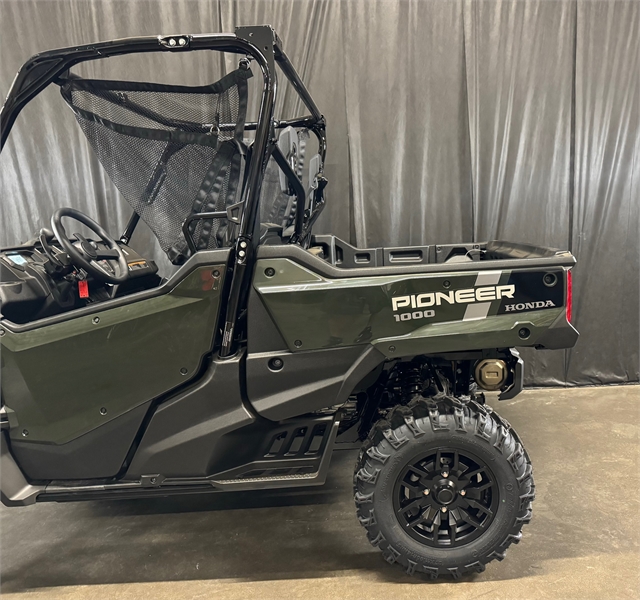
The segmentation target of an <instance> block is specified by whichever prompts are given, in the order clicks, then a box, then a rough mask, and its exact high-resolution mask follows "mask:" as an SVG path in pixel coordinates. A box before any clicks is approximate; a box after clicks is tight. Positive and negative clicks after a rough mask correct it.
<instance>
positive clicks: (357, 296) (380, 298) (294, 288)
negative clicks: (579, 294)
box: [0, 26, 578, 578]
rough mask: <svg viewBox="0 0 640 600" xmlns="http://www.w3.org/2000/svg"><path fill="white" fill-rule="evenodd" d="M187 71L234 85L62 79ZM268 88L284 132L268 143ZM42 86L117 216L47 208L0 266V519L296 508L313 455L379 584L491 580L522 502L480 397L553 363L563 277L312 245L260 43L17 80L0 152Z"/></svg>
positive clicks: (313, 169) (72, 51)
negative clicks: (251, 503) (94, 163)
mask: <svg viewBox="0 0 640 600" xmlns="http://www.w3.org/2000/svg"><path fill="white" fill-rule="evenodd" d="M196 51H219V52H224V53H227V54H232V55H233V54H235V55H237V57H238V58H239V60H238V67H237V69H235V70H233V71H231V72H230V73H227V74H226V75H225V76H224V77H223V78H222V79H220V80H219V81H217V82H215V83H212V84H210V85H202V86H184V85H168V84H159V83H141V82H132V81H114V80H106V79H86V78H82V77H80V76H79V75H77V74H75V73H74V72H73V71H72V70H71V69H72V68H73V67H75V66H76V65H78V64H79V63H83V62H85V61H93V60H97V59H104V58H107V57H110V56H116V55H123V54H132V53H141V52H158V53H188V52H196ZM276 68H278V73H279V74H280V75H283V76H284V79H285V80H287V81H288V82H289V84H290V85H291V86H292V87H293V90H295V92H296V93H297V95H298V96H299V99H300V101H301V103H302V105H304V106H305V107H306V109H307V111H308V114H305V115H303V116H301V117H298V118H294V119H285V120H277V119H276V118H275V115H274V106H275V98H276ZM256 80H258V84H255V81H256ZM250 84H254V85H257V88H256V89H257V95H259V100H258V105H257V118H256V119H255V120H253V121H252V120H250V119H248V118H247V115H248V106H249V105H250V95H249V89H250ZM49 85H57V86H59V88H60V92H61V96H62V100H61V102H64V103H66V104H67V105H68V107H70V109H71V110H72V111H73V114H74V117H75V119H76V120H77V123H78V125H79V126H80V127H81V129H82V131H83V133H84V134H85V136H86V138H87V141H88V143H89V144H90V146H91V147H92V149H93V151H94V152H95V154H96V156H97V158H98V160H99V161H100V163H101V164H102V166H103V167H104V169H105V170H106V172H107V173H108V175H109V177H110V178H111V180H112V181H113V183H114V184H115V186H116V187H117V188H118V190H119V191H120V193H121V195H122V196H123V197H124V198H125V200H127V202H128V203H129V204H130V205H131V207H132V208H133V214H132V216H131V219H130V221H129V223H128V225H127V227H126V229H125V231H124V232H123V233H122V235H121V236H120V238H118V239H116V238H113V237H112V236H111V234H110V233H109V232H107V231H106V230H105V229H104V228H103V227H102V226H101V225H99V224H98V223H96V222H95V221H94V220H93V219H91V218H90V217H88V216H87V215H85V214H83V213H81V212H79V211H78V210H75V209H72V208H60V209H59V210H57V211H56V212H55V213H54V214H53V216H52V217H51V225H50V229H49V228H43V229H41V230H40V231H39V232H38V233H37V234H36V235H35V237H34V238H33V239H32V240H30V241H28V242H26V243H24V244H21V245H18V246H14V247H7V248H3V249H2V251H1V252H0V271H1V275H2V282H1V284H0V300H1V301H2V318H1V320H0V343H1V345H2V409H1V415H2V420H1V423H2V434H1V442H2V465H1V468H2V481H1V491H2V501H3V502H4V503H5V504H6V505H7V506H21V505H27V504H32V503H34V502H36V501H38V502H41V501H73V500H89V499H99V498H135V497H150V496H155V495H159V496H166V495H169V494H186V493H199V492H211V491H229V490H231V491H238V490H261V489H268V488H293V487H298V486H309V485H320V484H322V483H323V482H324V481H325V477H326V474H327V469H328V466H329V461H330V459H331V455H332V453H333V451H334V450H335V449H337V448H338V447H354V446H358V447H361V452H360V456H359V458H358V461H357V464H356V467H355V476H354V494H355V502H356V506H357V515H358V519H359V521H360V522H361V524H362V525H363V526H364V527H365V528H366V530H367V535H368V537H369V540H370V541H371V543H372V544H374V545H376V546H378V547H379V548H380V550H381V551H382V553H383V555H384V557H385V559H386V560H387V561H389V562H396V563H398V564H400V565H401V566H402V567H403V568H404V569H405V570H406V571H407V572H408V573H410V574H411V573H414V572H420V573H426V574H427V575H428V576H431V577H432V578H436V577H438V576H442V575H450V576H453V577H454V578H459V577H460V576H461V575H462V574H463V573H465V572H471V571H482V570H483V569H484V566H485V564H486V563H487V562H489V561H490V560H492V559H494V558H497V559H502V558H503V556H504V552H505V550H506V549H507V547H508V546H509V545H510V544H512V543H517V542H518V541H519V540H520V537H521V528H522V526H523V525H524V524H525V523H527V522H528V521H529V519H530V516H531V503H532V501H533V498H534V482H533V477H532V470H531V465H530V461H529V458H528V455H527V453H526V451H525V450H524V448H523V445H522V442H521V441H520V439H519V438H518V436H517V434H516V433H515V432H514V431H513V429H512V428H511V427H510V425H509V424H508V423H507V422H506V421H504V420H503V419H501V418H500V416H499V415H498V414H497V413H496V412H495V411H492V410H491V409H490V408H489V407H488V406H485V403H484V395H483V390H491V391H499V392H500V398H501V399H502V400H508V399H510V398H513V397H514V396H516V394H518V392H519V391H520V390H521V389H522V371H523V362H522V359H521V358H520V357H519V355H518V353H517V352H516V351H515V350H514V346H531V347H535V348H541V349H542V348H568V347H571V346H573V345H574V344H575V342H576V340H577V337H578V333H577V331H576V330H575V329H574V328H573V327H572V326H571V324H570V311H571V278H570V276H571V272H570V269H571V267H572V266H573V265H574V263H575V259H574V257H573V256H572V255H571V254H570V253H569V252H566V251H558V250H554V249H549V248H541V247H535V246H530V245H526V244H519V243H508V242H500V241H491V242H487V243H469V244H449V245H447V244H438V245H428V246H411V247H385V248H355V247H353V246H351V245H350V244H348V243H346V242H344V241H342V240H340V239H338V238H336V237H335V236H332V235H316V234H314V233H313V226H314V223H315V222H316V220H317V218H318V216H319V214H320V212H321V211H322V209H323V207H324V205H325V196H324V192H325V188H326V185H327V180H326V178H325V176H324V163H325V154H326V148H327V147H326V136H325V120H324V118H323V116H322V114H321V112H320V110H319V109H318V107H317V106H316V104H315V102H314V100H313V99H312V97H311V96H310V94H309V92H308V90H307V88H306V87H305V85H304V84H303V82H302V81H301V79H300V77H299V76H298V74H297V72H296V70H295V69H294V67H293V66H292V64H291V62H290V61H289V59H288V58H287V55H286V54H285V52H284V50H283V47H282V43H281V41H280V40H279V38H278V37H277V35H276V34H275V32H274V31H273V30H272V29H271V28H270V27H268V26H257V27H242V28H238V29H237V30H236V32H235V34H229V35H218V34H215V35H174V36H158V37H142V38H130V39H122V40H115V41H109V42H102V43H97V44H91V45H88V46H78V47H73V48H67V49H62V50H54V51H50V52H44V53H42V54H38V55H36V56H34V57H33V58H31V59H30V60H29V61H27V63H25V65H24V66H23V67H22V69H21V70H20V72H19V73H18V75H17V77H16V79H15V81H14V84H13V87H12V88H11V91H10V93H9V96H8V98H7V100H6V102H5V104H4V106H3V108H2V113H1V127H2V145H3V146H4V144H5V142H6V140H7V137H8V136H9V133H10V130H11V128H12V125H13V123H14V121H15V119H16V117H17V116H18V113H19V112H20V111H21V109H22V108H23V107H24V106H25V105H26V104H27V103H28V102H29V101H31V100H32V99H33V98H34V97H36V96H37V95H38V94H39V93H40V92H41V91H42V90H43V89H44V88H46V87H47V86H49ZM25 168H27V165H25ZM5 201H6V199H5ZM140 219H142V220H143V221H144V222H145V223H146V224H147V225H148V226H149V228H150V229H151V230H152V231H153V233H154V234H155V235H156V237H157V239H158V241H159V243H160V246H161V247H162V249H163V250H164V251H165V252H166V254H167V256H168V257H169V259H170V260H171V261H172V262H173V263H174V264H175V265H177V266H178V268H177V270H176V271H175V272H174V273H173V275H171V276H170V277H169V278H168V279H164V278H161V277H160V276H159V274H158V269H157V266H156V265H155V263H154V262H153V261H152V260H150V259H149V258H146V257H145V256H142V255H141V254H139V253H138V252H136V251H135V250H134V249H133V248H132V247H131V245H130V240H131V236H132V234H133V231H134V230H135V228H136V226H137V224H138V222H139V220H140ZM74 221H75V223H76V224H81V225H82V226H83V227H84V228H88V229H89V230H90V231H91V234H85V235H83V234H82V233H75V234H73V235H71V234H69V233H68V230H69V227H70V222H74ZM83 231H86V229H83Z"/></svg>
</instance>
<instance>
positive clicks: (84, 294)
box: [78, 279, 89, 298]
mask: <svg viewBox="0 0 640 600" xmlns="http://www.w3.org/2000/svg"><path fill="white" fill-rule="evenodd" d="M78 293H79V294H80V298H88V297H89V284H88V283H87V281H86V280H85V279H81V280H80V281H78Z"/></svg>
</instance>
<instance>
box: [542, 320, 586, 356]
mask: <svg viewBox="0 0 640 600" xmlns="http://www.w3.org/2000/svg"><path fill="white" fill-rule="evenodd" d="M579 337H580V334H579V333H578V330H577V329H576V328H575V327H574V326H573V325H571V323H569V321H567V316H566V314H565V313H564V312H563V313H562V314H561V315H560V316H559V317H558V318H557V319H556V321H555V322H554V323H553V324H552V325H551V327H549V329H547V330H546V331H544V332H543V333H542V335H540V337H539V338H538V339H537V340H536V345H535V347H536V348H539V349H545V350H559V349H561V348H573V347H574V346H575V345H576V342H577V341H578V338H579Z"/></svg>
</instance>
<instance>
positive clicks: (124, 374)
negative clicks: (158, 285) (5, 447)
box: [1, 257, 226, 444]
mask: <svg viewBox="0 0 640 600" xmlns="http://www.w3.org/2000/svg"><path fill="white" fill-rule="evenodd" d="M194 258H195V257H194ZM197 264H198V265H199V266H197V268H195V269H194V270H191V271H190V272H188V271H189V270H190V269H189V268H188V265H185V266H184V267H183V270H184V271H182V270H181V271H182V272H188V274H185V276H184V277H183V278H182V279H180V273H181V271H179V272H178V273H176V275H174V278H173V279H172V281H175V280H176V279H177V280H178V281H177V283H175V285H166V289H167V291H166V293H162V294H160V295H156V296H154V297H149V296H148V295H146V296H144V297H143V298H142V299H138V300H136V298H135V295H134V296H132V297H131V299H132V301H131V303H129V304H125V305H118V306H116V307H114V308H108V305H109V303H105V310H103V311H100V312H93V313H92V314H90V315H86V314H84V313H83V314H81V315H80V316H77V317H75V318H74V317H73V315H70V318H68V319H67V320H64V321H62V322H56V323H54V324H50V325H46V326H43V327H38V328H31V329H30V330H28V331H22V332H15V331H11V330H10V329H8V328H7V331H6V334H5V335H4V336H3V337H2V338H1V340H2V367H3V368H2V395H3V399H4V404H5V405H6V407H7V409H8V410H9V413H10V415H11V417H10V418H11V424H12V427H11V431H10V434H11V437H12V438H14V439H19V440H21V441H23V442H48V443H53V444H65V443H68V442H69V441H71V440H73V439H76V438H78V437H80V436H81V435H84V434H86V433H88V432H89V431H91V430H93V429H95V428H96V427H99V426H101V425H103V424H105V423H107V422H108V421H110V420H111V419H115V418H116V417H118V416H120V415H122V414H124V413H126V412H127V411H130V410H132V409H134V408H136V407H138V406H140V405H142V404H144V403H145V402H148V401H149V400H151V399H153V398H155V397H157V396H159V395H161V394H164V393H165V392H167V391H169V390H171V389H173V388H175V387H177V386H179V385H181V384H183V383H185V382H186V381H188V380H189V379H190V378H192V377H193V376H194V375H195V374H196V373H197V371H198V368H199V366H200V363H201V360H202V357H203V355H205V354H206V353H207V352H209V351H210V350H211V348H212V344H213V341H214V335H215V331H216V322H217V318H218V313H219V308H220V300H221V298H220V295H221V291H222V288H223V284H224V273H225V268H226V266H225V264H224V263H223V264H207V265H202V264H201V263H200V262H199V263H197ZM169 284H171V282H169ZM143 294H144V293H143Z"/></svg>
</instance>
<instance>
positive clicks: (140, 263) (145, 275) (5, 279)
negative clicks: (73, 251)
mask: <svg viewBox="0 0 640 600" xmlns="http://www.w3.org/2000/svg"><path fill="white" fill-rule="evenodd" d="M89 243H90V244H92V245H93V247H94V248H106V245H105V244H104V243H103V242H101V241H98V242H95V241H93V240H89ZM45 245H46V248H44V247H43V246H42V242H39V241H38V240H35V241H32V242H28V243H27V244H24V245H22V246H15V247H11V248H3V249H2V250H0V311H1V314H0V316H2V317H3V318H5V319H8V320H9V321H12V322H14V323H19V324H23V323H29V322H31V321H35V320H37V319H42V318H45V317H49V316H52V315H56V314H60V313H62V312H66V311H70V310H74V309H76V308H81V307H84V306H87V305H88V304H92V303H95V302H103V301H105V300H110V299H111V298H116V297H120V296H123V295H126V294H130V293H134V292H138V291H142V290H145V289H150V288H152V287H156V286H157V285H159V284H160V278H159V277H158V275H157V273H158V267H157V266H156V264H155V263H154V262H153V261H152V260H149V259H146V258H144V257H142V256H140V255H139V254H138V253H137V252H136V251H135V250H133V248H131V247H130V246H128V245H126V244H122V243H118V245H119V246H120V248H121V249H122V251H123V253H124V255H125V257H126V259H127V267H128V270H129V272H128V277H127V281H125V282H124V283H121V284H117V285H112V284H108V283H104V282H102V281H98V280H97V279H96V278H95V277H92V276H91V275H89V274H87V273H85V272H84V271H82V270H81V269H78V268H76V267H74V266H73V265H71V264H70V261H69V257H68V255H67V253H66V252H64V251H63V250H62V248H61V246H60V245H59V244H58V242H57V241H55V240H52V241H50V242H49V243H46V242H45ZM74 245H75V244H74ZM112 263H113V261H110V260H101V261H98V264H99V265H100V266H101V267H102V269H104V270H105V271H106V272H107V273H115V268H114V264H112Z"/></svg>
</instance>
